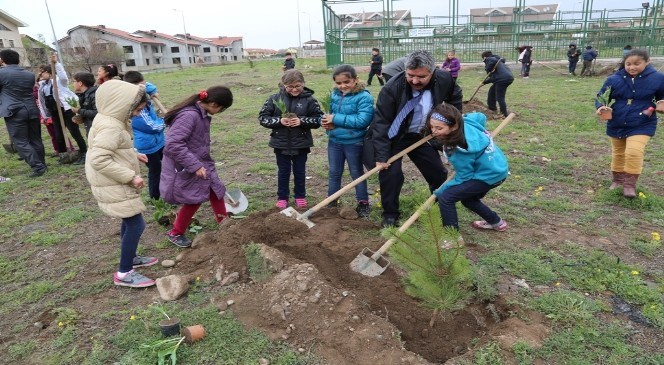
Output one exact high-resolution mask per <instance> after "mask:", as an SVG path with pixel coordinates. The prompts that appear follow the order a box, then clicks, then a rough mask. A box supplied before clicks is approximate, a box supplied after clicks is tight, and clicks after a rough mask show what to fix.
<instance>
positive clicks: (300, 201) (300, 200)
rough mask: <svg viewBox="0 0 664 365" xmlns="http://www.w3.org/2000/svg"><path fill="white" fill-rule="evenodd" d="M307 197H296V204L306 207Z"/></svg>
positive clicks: (299, 206)
mask: <svg viewBox="0 0 664 365" xmlns="http://www.w3.org/2000/svg"><path fill="white" fill-rule="evenodd" d="M307 205H308V204H307V199H305V198H295V206H296V207H298V208H306V207H307Z"/></svg>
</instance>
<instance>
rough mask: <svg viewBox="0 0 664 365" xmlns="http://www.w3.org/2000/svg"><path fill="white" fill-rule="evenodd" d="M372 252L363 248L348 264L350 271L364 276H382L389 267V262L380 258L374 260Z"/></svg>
mask: <svg viewBox="0 0 664 365" xmlns="http://www.w3.org/2000/svg"><path fill="white" fill-rule="evenodd" d="M373 255H374V252H373V251H371V250H370V249H369V248H368V247H365V248H364V249H363V250H362V252H360V254H359V255H357V257H355V259H353V261H351V263H350V268H351V270H353V271H355V272H359V273H360V274H362V275H365V276H370V277H374V276H378V275H380V274H382V273H383V272H384V271H385V270H387V267H388V266H390V261H389V260H387V259H386V258H384V257H383V256H380V257H379V258H378V259H376V260H374V259H373V258H372V256H373Z"/></svg>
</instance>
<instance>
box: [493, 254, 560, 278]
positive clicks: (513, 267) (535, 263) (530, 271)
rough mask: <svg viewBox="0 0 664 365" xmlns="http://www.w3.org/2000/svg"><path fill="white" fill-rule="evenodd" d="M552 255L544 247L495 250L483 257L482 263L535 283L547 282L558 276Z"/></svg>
mask: <svg viewBox="0 0 664 365" xmlns="http://www.w3.org/2000/svg"><path fill="white" fill-rule="evenodd" d="M551 255H553V253H550V252H546V251H544V250H542V249H525V250H520V251H516V252H515V251H502V252H493V253H489V254H488V255H485V256H483V257H481V258H480V264H481V265H486V266H489V267H495V268H500V269H502V270H504V271H505V272H508V273H509V274H511V275H513V276H516V277H519V278H522V279H526V280H528V281H531V282H534V283H535V284H547V283H550V282H551V281H553V280H555V279H556V277H557V275H556V273H555V272H554V271H553V268H552V267H551V263H550V257H551Z"/></svg>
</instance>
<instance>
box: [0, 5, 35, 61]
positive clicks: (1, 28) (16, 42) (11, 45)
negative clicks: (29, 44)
mask: <svg viewBox="0 0 664 365" xmlns="http://www.w3.org/2000/svg"><path fill="white" fill-rule="evenodd" d="M27 26H28V24H26V23H24V22H22V21H21V20H19V19H17V18H14V17H13V16H11V15H9V14H8V13H6V12H4V11H2V10H0V49H11V50H14V51H16V52H18V54H19V57H20V60H21V66H26V67H28V66H30V62H29V60H28V58H27V55H26V53H25V48H24V47H23V42H21V34H20V33H19V31H18V28H21V27H27Z"/></svg>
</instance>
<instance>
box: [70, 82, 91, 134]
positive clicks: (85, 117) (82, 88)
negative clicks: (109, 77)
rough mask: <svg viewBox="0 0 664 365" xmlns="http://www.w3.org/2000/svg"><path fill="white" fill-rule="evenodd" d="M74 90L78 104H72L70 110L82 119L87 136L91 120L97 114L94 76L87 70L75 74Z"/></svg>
mask: <svg viewBox="0 0 664 365" xmlns="http://www.w3.org/2000/svg"><path fill="white" fill-rule="evenodd" d="M74 92H75V93H76V95H78V106H72V108H71V110H72V111H73V112H74V113H76V114H77V115H78V116H79V117H80V118H81V119H82V121H83V125H84V126H85V132H86V136H88V135H89V134H90V128H92V121H93V120H94V119H95V116H96V115H97V105H96V101H95V93H96V92H97V86H96V85H95V76H94V75H93V74H91V73H89V72H79V73H77V74H75V75H74Z"/></svg>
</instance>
